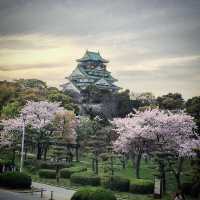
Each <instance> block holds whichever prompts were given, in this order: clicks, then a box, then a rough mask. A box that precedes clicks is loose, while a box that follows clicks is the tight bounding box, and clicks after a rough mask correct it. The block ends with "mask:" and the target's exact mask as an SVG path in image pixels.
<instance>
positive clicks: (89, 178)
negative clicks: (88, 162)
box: [70, 172, 101, 186]
mask: <svg viewBox="0 0 200 200" xmlns="http://www.w3.org/2000/svg"><path fill="white" fill-rule="evenodd" d="M70 181H71V182H72V183H76V184H80V185H92V186H98V185H100V182H101V179H100V177H99V176H97V175H96V174H93V173H85V172H84V173H83V172H82V173H81V172H80V173H74V174H72V175H71V177H70Z"/></svg>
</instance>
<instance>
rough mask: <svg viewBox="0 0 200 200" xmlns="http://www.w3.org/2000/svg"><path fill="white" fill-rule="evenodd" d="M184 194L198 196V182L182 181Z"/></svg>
mask: <svg viewBox="0 0 200 200" xmlns="http://www.w3.org/2000/svg"><path fill="white" fill-rule="evenodd" d="M181 189H182V191H183V193H184V194H186V195H190V196H192V197H196V198H198V197H199V196H200V183H199V182H196V183H192V182H184V183H182V185H181Z"/></svg>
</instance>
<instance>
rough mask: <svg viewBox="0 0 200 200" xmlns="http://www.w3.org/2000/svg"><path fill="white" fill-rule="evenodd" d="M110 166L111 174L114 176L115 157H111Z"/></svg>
mask: <svg viewBox="0 0 200 200" xmlns="http://www.w3.org/2000/svg"><path fill="white" fill-rule="evenodd" d="M110 165H111V166H110V167H111V175H112V176H113V175H114V167H113V157H112V156H111V158H110Z"/></svg>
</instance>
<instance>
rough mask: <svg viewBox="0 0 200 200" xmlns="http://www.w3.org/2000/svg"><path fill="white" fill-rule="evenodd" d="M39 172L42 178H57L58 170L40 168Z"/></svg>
mask: <svg viewBox="0 0 200 200" xmlns="http://www.w3.org/2000/svg"><path fill="white" fill-rule="evenodd" d="M38 174H39V177H40V178H56V170H51V169H40V170H39V172H38Z"/></svg>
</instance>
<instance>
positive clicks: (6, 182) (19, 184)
mask: <svg viewBox="0 0 200 200" xmlns="http://www.w3.org/2000/svg"><path fill="white" fill-rule="evenodd" d="M0 186H2V187H8V188H30V187H31V177H30V176H28V175H26V174H24V173H20V172H7V173H3V174H0Z"/></svg>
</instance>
